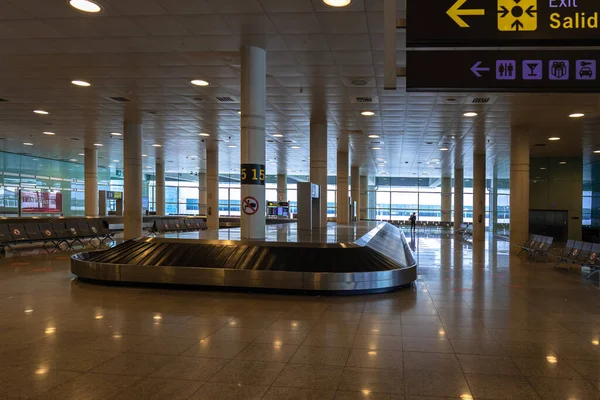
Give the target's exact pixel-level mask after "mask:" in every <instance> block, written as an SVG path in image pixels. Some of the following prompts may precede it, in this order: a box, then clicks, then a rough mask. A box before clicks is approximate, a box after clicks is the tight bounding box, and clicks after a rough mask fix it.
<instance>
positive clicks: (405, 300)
mask: <svg viewBox="0 0 600 400" xmlns="http://www.w3.org/2000/svg"><path fill="white" fill-rule="evenodd" d="M412 245H413V246H414V247H415V248H416V249H418V258H419V264H420V266H421V267H420V276H419V281H418V283H417V284H416V285H415V286H414V287H413V288H407V289H402V290H400V291H397V292H394V293H388V294H378V295H366V296H347V297H323V296H300V295H283V294H265V293H262V294H256V293H255V294H249V293H245V292H221V291H175V290H167V289H148V288H126V287H111V286H98V285H91V284H84V283H80V282H78V281H76V280H74V279H73V276H72V275H71V274H70V272H69V260H68V254H55V255H42V254H39V255H35V254H33V255H23V256H20V257H12V258H5V259H1V260H0V316H1V317H0V399H2V400H6V399H13V398H34V399H46V400H50V399H57V400H70V399H74V400H96V399H97V400H107V399H144V400H153V399H161V400H163V399H164V400H179V399H193V400H213V399H215V400H216V399H219V400H221V399H247V400H259V399H262V400H299V399H301V400H321V399H323V400H325V399H328V400H331V399H335V400H356V399H372V400H400V399H402V400H442V399H462V400H466V399H476V400H479V399H490V400H492V399H498V400H500V399H515V400H527V399H544V400H559V399H560V400H576V399H577V400H588V399H593V400H598V399H600V394H599V390H600V346H599V340H600V298H599V294H600V293H599V291H598V288H597V286H595V285H594V284H591V283H589V282H585V281H584V280H582V279H581V278H580V277H579V276H576V275H575V274H569V273H566V272H562V271H558V270H554V269H552V268H551V265H550V264H547V263H534V262H530V261H527V262H523V261H520V260H519V259H517V258H515V257H509V256H508V254H507V245H506V243H504V242H498V241H495V240H492V241H491V242H490V243H489V244H488V247H486V248H485V249H484V248H481V249H478V248H475V249H474V248H473V247H472V246H471V245H468V244H465V243H464V242H461V241H457V242H455V241H454V240H452V239H449V238H440V237H439V236H435V235H434V236H430V237H427V236H425V235H419V236H418V238H415V239H413V242H412Z"/></svg>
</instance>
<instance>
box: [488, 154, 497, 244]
mask: <svg viewBox="0 0 600 400" xmlns="http://www.w3.org/2000/svg"><path fill="white" fill-rule="evenodd" d="M491 186H492V187H491V188H490V230H491V231H492V232H493V233H498V166H497V165H494V171H493V175H492V185H491Z"/></svg>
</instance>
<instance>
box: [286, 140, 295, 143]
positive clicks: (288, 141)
mask: <svg viewBox="0 0 600 400" xmlns="http://www.w3.org/2000/svg"><path fill="white" fill-rule="evenodd" d="M283 143H294V141H293V140H289V139H287V140H283Z"/></svg>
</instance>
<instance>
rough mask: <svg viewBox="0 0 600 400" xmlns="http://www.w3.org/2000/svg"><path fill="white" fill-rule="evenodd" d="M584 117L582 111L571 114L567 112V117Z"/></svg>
mask: <svg viewBox="0 0 600 400" xmlns="http://www.w3.org/2000/svg"><path fill="white" fill-rule="evenodd" d="M582 117H585V114H584V113H573V114H569V118H582Z"/></svg>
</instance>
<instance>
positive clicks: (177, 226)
mask: <svg viewBox="0 0 600 400" xmlns="http://www.w3.org/2000/svg"><path fill="white" fill-rule="evenodd" d="M205 229H207V227H206V223H205V222H204V221H203V220H201V219H198V218H169V219H157V220H155V221H154V226H153V228H152V232H153V233H169V232H191V231H200V230H202V231H203V230H205Z"/></svg>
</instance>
